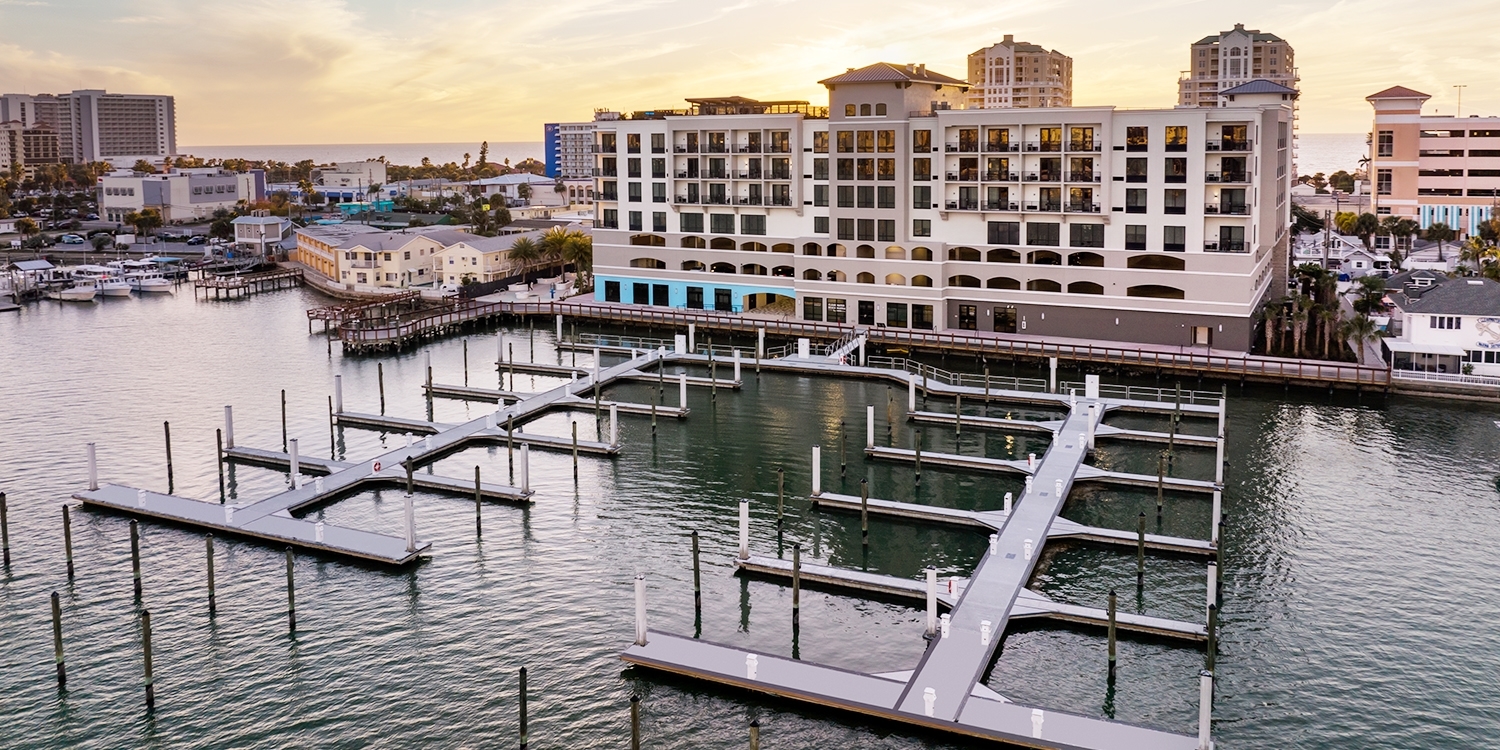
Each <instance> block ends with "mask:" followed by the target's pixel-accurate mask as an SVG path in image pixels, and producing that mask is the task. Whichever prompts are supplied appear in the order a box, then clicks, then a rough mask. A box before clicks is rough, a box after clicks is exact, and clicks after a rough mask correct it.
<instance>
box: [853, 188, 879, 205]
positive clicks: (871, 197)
mask: <svg viewBox="0 0 1500 750" xmlns="http://www.w3.org/2000/svg"><path fill="white" fill-rule="evenodd" d="M856 195H858V196H859V201H858V207H859V208H874V207H875V188H874V186H872V185H860V186H859V189H858V191H857V193H856Z"/></svg>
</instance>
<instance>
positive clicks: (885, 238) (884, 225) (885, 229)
mask: <svg viewBox="0 0 1500 750" xmlns="http://www.w3.org/2000/svg"><path fill="white" fill-rule="evenodd" d="M875 227H876V231H875V239H876V241H878V242H895V241H896V220H895V219H880V220H879V221H877V222H875Z"/></svg>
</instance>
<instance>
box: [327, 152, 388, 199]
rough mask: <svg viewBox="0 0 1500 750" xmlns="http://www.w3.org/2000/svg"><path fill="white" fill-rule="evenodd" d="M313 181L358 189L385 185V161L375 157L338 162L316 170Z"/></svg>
mask: <svg viewBox="0 0 1500 750" xmlns="http://www.w3.org/2000/svg"><path fill="white" fill-rule="evenodd" d="M313 182H314V183H315V184H317V185H318V186H320V187H325V188H355V189H356V190H358V189H359V188H366V189H369V188H371V187H372V186H375V185H384V184H385V182H386V179H385V162H383V161H377V160H373V159H371V160H367V161H346V162H338V163H337V164H334V165H333V166H332V167H323V168H321V169H317V170H314V172H313ZM320 192H326V191H320Z"/></svg>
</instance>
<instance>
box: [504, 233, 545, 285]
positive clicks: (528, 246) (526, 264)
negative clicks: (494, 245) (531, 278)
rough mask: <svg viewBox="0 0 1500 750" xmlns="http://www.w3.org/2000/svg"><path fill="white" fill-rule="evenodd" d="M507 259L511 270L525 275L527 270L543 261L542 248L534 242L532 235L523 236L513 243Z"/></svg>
mask: <svg viewBox="0 0 1500 750" xmlns="http://www.w3.org/2000/svg"><path fill="white" fill-rule="evenodd" d="M505 258H506V261H507V262H508V263H509V264H510V267H511V270H513V271H515V272H516V273H518V274H520V275H522V276H524V275H525V274H526V272H527V271H529V270H530V269H531V268H533V267H535V266H536V265H537V264H539V263H541V261H542V249H541V248H540V247H538V246H537V243H535V242H532V241H531V238H530V237H521V238H520V239H517V240H516V241H515V242H513V243H511V246H510V250H509V251H507V252H506V253H505Z"/></svg>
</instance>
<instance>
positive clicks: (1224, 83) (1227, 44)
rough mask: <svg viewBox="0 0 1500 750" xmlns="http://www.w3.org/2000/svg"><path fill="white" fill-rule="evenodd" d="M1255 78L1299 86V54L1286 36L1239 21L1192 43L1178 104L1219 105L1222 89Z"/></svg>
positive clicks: (1179, 87) (1288, 85) (1294, 87)
mask: <svg viewBox="0 0 1500 750" xmlns="http://www.w3.org/2000/svg"><path fill="white" fill-rule="evenodd" d="M1253 80H1262V81H1272V82H1275V83H1279V84H1281V85H1283V86H1286V87H1287V88H1289V89H1298V86H1297V82H1298V81H1300V80H1301V79H1300V78H1298V76H1297V66H1296V55H1295V53H1293V51H1292V45H1290V44H1288V43H1287V41H1286V40H1285V39H1282V38H1281V37H1279V36H1276V35H1275V34H1268V33H1265V32H1262V31H1260V30H1258V29H1246V28H1245V25H1244V24H1242V23H1237V24H1235V25H1234V28H1233V29H1230V30H1229V31H1223V32H1220V33H1218V34H1214V35H1212V36H1206V37H1204V38H1202V39H1199V40H1198V41H1196V42H1194V43H1193V44H1192V47H1191V49H1190V51H1189V57H1188V69H1187V70H1185V71H1183V73H1182V76H1181V77H1180V78H1179V79H1178V81H1177V91H1178V93H1177V104H1178V106H1180V107H1218V106H1220V100H1219V92H1221V91H1224V90H1225V89H1229V88H1233V87H1235V86H1238V85H1240V84H1243V83H1249V82H1250V81H1253ZM1299 90H1300V89H1299ZM1294 115H1295V110H1294Z"/></svg>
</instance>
